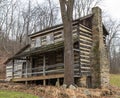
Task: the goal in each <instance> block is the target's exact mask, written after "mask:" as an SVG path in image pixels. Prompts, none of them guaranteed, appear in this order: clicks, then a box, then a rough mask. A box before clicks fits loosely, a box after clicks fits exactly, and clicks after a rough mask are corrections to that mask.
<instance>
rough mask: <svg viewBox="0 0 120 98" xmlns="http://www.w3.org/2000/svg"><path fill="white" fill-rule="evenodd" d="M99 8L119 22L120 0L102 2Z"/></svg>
mask: <svg viewBox="0 0 120 98" xmlns="http://www.w3.org/2000/svg"><path fill="white" fill-rule="evenodd" d="M101 7H102V9H103V10H105V12H106V13H107V14H108V15H110V16H111V17H112V18H114V19H118V20H120V0H104V1H103V3H102V4H101Z"/></svg>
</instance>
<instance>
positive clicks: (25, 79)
mask: <svg viewBox="0 0 120 98" xmlns="http://www.w3.org/2000/svg"><path fill="white" fill-rule="evenodd" d="M63 77H64V74H57V75H46V76H33V77H28V78H19V79H12V81H14V82H17V81H33V80H45V79H54V78H63Z"/></svg>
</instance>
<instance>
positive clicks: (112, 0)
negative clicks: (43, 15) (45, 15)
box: [21, 0, 120, 20]
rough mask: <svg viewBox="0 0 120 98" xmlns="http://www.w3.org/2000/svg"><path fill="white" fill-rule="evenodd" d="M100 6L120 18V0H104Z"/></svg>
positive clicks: (42, 0)
mask: <svg viewBox="0 0 120 98" xmlns="http://www.w3.org/2000/svg"><path fill="white" fill-rule="evenodd" d="M21 1H28V0H21ZM32 1H33V2H36V1H37V2H39V3H43V2H44V1H45V0H32ZM51 1H54V2H56V3H58V2H59V0H51ZM100 7H101V8H102V10H103V11H104V12H105V13H106V14H107V15H108V16H111V17H112V18H114V19H117V20H120V11H119V10H120V0H103V1H102V3H101V4H100Z"/></svg>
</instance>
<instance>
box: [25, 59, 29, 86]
mask: <svg viewBox="0 0 120 98" xmlns="http://www.w3.org/2000/svg"><path fill="white" fill-rule="evenodd" d="M27 67H28V60H26V75H25V77H26V81H25V84H26V85H27V84H28V81H27V77H28V75H27V73H28V69H27Z"/></svg>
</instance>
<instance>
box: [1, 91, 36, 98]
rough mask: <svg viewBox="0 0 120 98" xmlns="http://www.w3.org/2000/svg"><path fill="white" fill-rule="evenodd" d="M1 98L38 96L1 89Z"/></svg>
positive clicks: (31, 97)
mask: <svg viewBox="0 0 120 98" xmlns="http://www.w3.org/2000/svg"><path fill="white" fill-rule="evenodd" d="M0 98H38V97H37V96H33V95H30V94H25V93H22V92H13V91H0Z"/></svg>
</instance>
